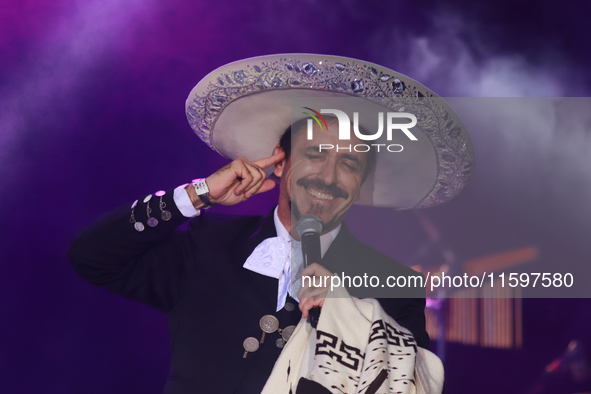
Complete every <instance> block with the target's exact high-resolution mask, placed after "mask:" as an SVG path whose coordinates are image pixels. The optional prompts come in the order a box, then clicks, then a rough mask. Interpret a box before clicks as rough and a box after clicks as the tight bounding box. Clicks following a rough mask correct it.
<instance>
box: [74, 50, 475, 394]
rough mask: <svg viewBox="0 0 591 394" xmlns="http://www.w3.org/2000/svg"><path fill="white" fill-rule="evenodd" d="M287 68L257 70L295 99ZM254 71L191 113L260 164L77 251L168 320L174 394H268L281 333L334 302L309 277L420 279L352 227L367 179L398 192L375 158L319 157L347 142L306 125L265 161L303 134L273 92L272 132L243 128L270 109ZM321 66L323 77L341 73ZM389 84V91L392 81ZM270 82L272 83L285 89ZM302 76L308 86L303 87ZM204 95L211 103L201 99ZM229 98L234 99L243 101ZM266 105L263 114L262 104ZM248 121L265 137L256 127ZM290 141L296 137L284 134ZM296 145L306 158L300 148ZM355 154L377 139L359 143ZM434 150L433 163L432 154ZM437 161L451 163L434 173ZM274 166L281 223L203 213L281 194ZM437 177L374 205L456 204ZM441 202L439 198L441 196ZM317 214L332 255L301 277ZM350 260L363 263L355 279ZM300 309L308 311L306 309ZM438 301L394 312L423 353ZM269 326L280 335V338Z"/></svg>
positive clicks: (148, 208) (201, 185) (241, 161)
mask: <svg viewBox="0 0 591 394" xmlns="http://www.w3.org/2000/svg"><path fill="white" fill-rule="evenodd" d="M293 56H300V55H293ZM301 56H304V57H305V56H314V55H301ZM269 58H272V59H269ZM321 58H322V59H326V58H327V57H325V56H322V57H321ZM273 59H275V60H277V57H267V58H261V62H258V63H257V64H259V65H254V66H252V72H253V73H256V75H257V76H260V77H261V79H260V81H262V82H261V84H262V85H261V86H263V87H266V86H271V87H273V86H276V87H281V83H282V82H281V81H282V80H281V75H279V76H278V75H277V72H276V71H277V70H274V72H273V73H272V74H271V73H269V74H268V75H265V71H264V69H263V68H262V67H268V65H269V64H272V63H270V62H269V60H273ZM252 60H253V59H248V64H245V63H243V64H237V63H236V64H233V65H229V66H231V68H232V67H233V69H232V70H231V71H229V72H227V73H226V74H224V78H221V77H218V76H217V75H216V76H213V77H212V76H211V74H210V76H208V77H206V78H205V81H206V82H205V85H206V86H209V87H211V86H213V85H212V81H217V82H215V84H216V85H215V86H214V90H215V92H213V91H210V92H206V93H205V95H204V96H203V97H202V98H198V97H197V96H196V95H195V94H194V93H195V92H196V90H194V92H192V96H191V97H190V98H189V100H188V101H187V103H188V104H187V111H188V114H189V115H188V116H189V119H190V123H191V124H192V126H193V127H194V128H195V129H196V131H197V132H198V135H199V136H200V137H201V138H202V139H203V140H204V141H205V142H206V143H208V144H209V145H210V146H212V147H214V149H216V150H218V151H219V152H220V153H222V154H224V155H225V156H227V157H238V156H239V155H236V152H239V151H241V150H244V151H248V148H249V147H250V148H253V149H255V150H257V149H259V152H258V153H253V152H252V151H248V153H247V155H246V156H247V157H249V158H251V160H248V159H245V158H237V159H235V160H233V161H232V162H231V163H230V164H228V165H227V166H225V167H223V168H222V169H220V170H219V171H216V172H215V173H214V174H212V175H211V176H209V177H208V178H206V179H204V180H197V181H196V182H193V183H192V184H190V185H186V186H182V187H179V188H177V189H175V190H174V191H172V190H171V191H168V192H158V193H156V194H155V195H154V196H152V195H148V196H146V197H144V198H142V199H140V200H138V201H136V202H135V203H134V204H132V206H131V209H130V207H129V205H127V206H125V207H122V208H120V209H118V210H116V211H114V212H112V213H110V214H109V215H107V216H105V217H103V218H101V219H99V220H98V221H97V222H95V223H93V224H92V225H91V226H90V227H89V228H87V229H85V230H84V231H83V232H81V234H80V235H79V236H78V238H77V239H76V240H75V241H74V243H73V244H72V247H71V249H70V252H69V258H70V260H71V262H72V264H73V266H74V268H75V269H76V271H77V272H78V273H79V274H80V275H82V276H83V277H84V278H86V279H87V280H89V281H90V282H92V283H95V284H97V285H100V286H103V287H105V288H107V289H110V290H112V291H114V292H116V293H118V294H121V295H123V296H126V297H128V298H131V299H135V300H138V301H140V302H142V303H144V304H147V305H149V306H152V307H154V308H156V309H159V310H161V311H163V312H165V313H167V315H168V319H169V326H170V331H171V351H172V362H171V371H170V375H169V379H168V382H167V386H166V389H165V391H166V392H167V393H192V392H201V391H204V392H205V391H213V390H215V391H216V392H220V393H233V392H237V393H259V392H260V391H261V389H262V388H263V386H264V384H265V382H266V380H267V378H268V377H269V375H270V373H271V370H272V368H273V365H274V363H275V360H276V359H277V358H278V356H279V354H280V353H281V348H282V346H283V344H284V341H285V339H286V338H285V337H283V338H282V337H281V336H280V331H281V332H283V331H289V329H288V328H289V327H292V326H295V325H297V324H298V322H299V320H300V318H301V317H304V318H305V317H307V315H308V311H309V310H310V308H312V307H314V306H322V304H323V297H322V295H321V296H320V297H314V296H313V295H314V294H315V293H314V289H310V288H307V287H305V286H304V287H303V288H302V289H300V290H299V292H298V287H299V286H298V285H299V283H298V280H299V279H300V276H306V275H330V274H331V273H335V272H339V271H342V272H344V271H345V270H346V271H347V273H349V272H350V273H351V274H356V273H360V272H371V271H373V270H379V269H381V268H383V267H384V266H387V267H388V269H389V272H390V273H392V274H394V275H396V276H400V275H410V274H411V273H412V272H413V271H412V270H410V269H409V268H406V267H404V266H403V265H401V264H399V263H396V262H394V261H393V260H391V259H389V258H387V257H386V256H383V255H381V254H380V253H378V252H376V251H374V250H373V249H371V248H369V247H367V246H366V245H363V244H362V243H361V242H359V241H357V240H356V239H355V238H354V237H353V236H352V235H351V234H350V233H349V231H348V229H347V228H346V225H345V224H344V222H343V219H344V217H345V215H346V213H347V212H348V210H349V209H350V207H351V206H352V204H353V203H355V202H358V201H361V200H363V195H362V194H363V187H364V185H367V184H369V182H366V183H364V182H363V181H364V180H365V179H366V178H367V177H368V176H370V175H371V176H372V181H371V185H370V186H371V187H372V190H377V191H379V190H380V189H379V188H380V185H383V184H384V182H380V181H379V178H378V175H379V174H378V175H376V174H377V173H378V172H377V171H376V174H374V173H373V172H371V173H370V171H371V169H372V168H373V159H372V155H371V154H367V153H363V152H357V151H355V150H354V149H353V150H349V151H346V150H344V151H337V150H325V151H318V148H317V145H318V143H326V144H332V145H336V144H338V141H337V138H338V137H337V134H335V133H334V132H332V133H328V132H325V133H323V132H322V131H321V130H319V125H315V126H313V128H312V131H313V132H314V134H315V136H316V137H315V139H314V140H313V141H310V140H308V139H306V138H305V136H306V133H305V132H302V131H303V128H304V127H302V125H301V124H300V125H299V126H297V127H296V125H297V124H298V123H297V122H296V123H295V124H294V128H293V130H292V128H291V127H289V128H288V132H289V133H290V134H285V137H284V138H282V139H281V141H282V143H280V144H279V145H275V150H274V154H273V156H271V157H266V158H262V159H261V158H260V157H265V156H266V155H263V154H261V153H260V152H261V151H260V149H264V150H265V151H266V152H269V151H270V150H267V149H268V145H269V143H272V144H276V143H277V140H278V139H279V138H277V135H278V134H277V130H276V129H278V126H277V125H276V124H275V123H276V122H275V121H277V122H279V123H278V124H280V125H285V124H287V125H289V124H290V123H291V119H290V118H291V116H289V112H288V115H287V116H286V115H285V113H286V110H285V105H283V108H279V109H278V108H272V106H273V104H277V103H278V102H281V101H282V99H285V97H282V96H281V95H282V94H284V93H285V92H286V91H285V90H273V89H272V88H270V89H269V92H270V93H279V96H277V95H275V94H271V95H270V97H268V99H269V100H270V101H269V102H268V103H266V105H265V106H264V107H262V108H268V109H269V112H268V116H267V117H266V118H265V117H263V118H264V120H265V122H264V124H261V120H260V119H261V117H260V116H257V117H255V116H243V114H242V111H244V113H247V114H252V107H251V105H253V106H254V107H256V108H260V107H259V104H260V103H259V102H258V101H257V100H258V99H260V98H261V95H259V96H257V95H253V94H252V91H249V89H250V88H248V86H250V85H249V83H250V82H251V79H249V78H250V77H249V76H248V75H246V74H245V73H244V72H243V70H242V69H241V68H243V67H250V66H251V65H252V63H251V62H252ZM337 60H340V59H337ZM315 61H316V63H315V64H318V65H322V64H323V62H324V64H326V63H327V62H326V61H325V60H318V59H315ZM255 63H256V62H255ZM279 63H281V61H279ZM335 64H336V65H342V64H341V63H335ZM283 65H284V66H285V62H284V63H283ZM235 66H238V68H236V67H235ZM285 67H287V68H286V70H288V71H287V72H288V73H292V72H298V73H302V72H303V73H304V74H305V75H303V77H304V78H307V81H308V83H310V78H313V77H314V76H315V75H320V74H318V70H316V71H315V70H314V69H313V68H311V67H316V66H314V65H313V64H312V65H311V63H306V64H304V65H302V66H298V65H297V63H296V64H295V66H294V65H293V64H292V63H289V66H285ZM336 67H337V68H338V69H339V70H340V69H341V67H340V66H336ZM294 70H300V71H294ZM216 71H217V70H216ZM222 71H224V72H225V70H222ZM341 71H342V70H341ZM374 71H375V69H374V68H372V69H370V70H369V72H370V74H372V75H373V74H374ZM212 74H213V73H212ZM384 75H385V74H383V73H382V76H381V77H379V78H381V79H380V80H383V79H385V77H384ZM271 77H273V78H271ZM232 78H233V81H234V82H232ZM257 78H258V77H257ZM266 78H271V79H269V80H270V81H271V84H269V83H267V82H266V81H265V79H266ZM277 78H279V79H277ZM289 78H292V79H291V80H290V81H291V83H292V84H294V85H297V84H295V81H294V80H293V76H289ZM255 79H256V78H255ZM396 81H399V80H398V79H396ZM202 82H203V81H202ZM399 82H400V81H399ZM396 83H398V82H396ZM200 84H201V83H200ZM236 84H238V85H240V86H237V85H236ZM228 85H230V88H231V89H230V90H228V91H224V92H223V95H222V94H220V89H221V88H222V87H223V88H224V89H225V88H226V87H228ZM234 85H236V86H234ZM199 86H200V85H198V86H197V87H196V89H197V91H199V90H200V89H201V88H199ZM253 86H254V85H253ZM309 86H311V85H309ZM392 86H394V85H392ZM245 87H247V88H246V89H245ZM257 89H258V87H257ZM198 93H203V92H198ZM228 95H233V97H232V99H228ZM196 97H197V98H196ZM238 98H240V99H241V100H237V99H238ZM252 99H254V102H253V103H250V101H249V100H252ZM278 99H279V100H278ZM265 100H266V99H265ZM283 101H285V100H283ZM203 103H205V104H203ZM220 103H221V104H220ZM228 103H232V105H231V106H230V105H227V104H228ZM192 105H193V106H196V107H191V106H192ZM220 107H221V111H220ZM289 107H290V106H289V105H287V108H288V110H289ZM282 111H283V112H282ZM289 111H290V110H289ZM237 115H238V118H239V119H240V120H241V122H240V134H239V133H238V132H237V131H235V130H233V127H234V128H235V126H234V125H235V124H236V123H237ZM196 119H198V122H196ZM248 121H253V122H255V124H256V125H249V124H248ZM337 123H338V122H336V121H334V120H332V121H331V120H329V122H325V126H326V127H327V128H329V129H330V127H333V129H334V127H335V125H336V124H337ZM279 127H280V126H279ZM448 128H449V126H448ZM266 129H270V130H274V131H273V132H274V133H275V136H276V137H275V140H274V141H273V138H271V137H269V136H268V135H262V136H260V135H259V136H258V137H257V138H253V136H252V135H246V132H243V131H249V132H252V133H254V134H256V133H260V132H261V130H266ZM285 129H286V127H285V126H284V127H283V128H282V130H285ZM205 131H207V132H205ZM214 133H215V136H214ZM291 133H293V135H291ZM241 138H242V139H241ZM288 142H289V143H292V144H293V146H291V147H290V148H287V146H288ZM351 142H352V143H356V144H357V143H362V142H363V141H361V140H360V139H359V138H357V137H354V138H353V139H352V140H351ZM421 143H422V142H421ZM313 144H315V145H316V148H315V147H314V146H313ZM422 144H423V145H424V146H426V147H427V148H426V151H429V149H430V151H429V152H431V153H429V154H431V155H433V153H432V145H431V143H428V142H426V143H422ZM423 145H421V146H423ZM265 146H267V147H265ZM425 155H428V154H427V153H426V154H425ZM419 156H420V155H419ZM253 157H255V158H256V160H254V159H252V158H253ZM368 157H369V158H370V160H369V161H368ZM428 161H429V160H428ZM433 162H437V161H436V160H430V161H429V163H433ZM378 164H379V163H378ZM461 164H462V165H463V164H464V163H461ZM269 167H272V168H273V172H274V174H275V175H276V176H277V177H279V178H280V179H281V181H280V196H279V204H278V207H277V209H275V210H273V211H272V212H271V213H270V214H269V215H267V217H264V218H260V217H253V216H245V217H237V216H229V215H219V214H216V213H215V208H214V209H212V210H211V211H208V212H206V213H204V214H203V213H202V209H203V208H205V207H207V206H215V205H216V204H221V205H234V204H237V203H239V202H241V201H245V200H247V199H249V198H251V197H252V196H254V195H256V194H259V193H263V192H265V191H268V190H270V189H271V188H273V187H274V186H275V184H274V182H273V181H272V180H269V179H266V173H265V172H264V170H265V169H266V168H269ZM419 167H420V166H419ZM417 178H421V177H417ZM422 178H425V179H427V178H428V177H426V176H424V177H422ZM436 178H437V177H436ZM413 179H414V178H413ZM425 179H420V180H419V181H417V182H411V183H412V185H408V187H407V188H402V187H401V188H400V189H399V190H401V192H399V193H391V192H388V193H386V194H382V195H380V194H379V193H378V194H374V200H376V201H384V200H383V199H384V198H385V199H386V200H387V199H391V198H393V197H392V196H393V195H395V197H394V198H396V199H399V201H400V204H401V206H400V208H402V207H404V204H407V201H411V200H413V201H412V202H410V204H412V205H413V206H415V205H419V204H421V201H428V202H429V201H431V200H429V198H435V199H437V198H439V199H440V200H443V199H445V198H447V197H448V196H447V195H442V193H441V189H437V187H433V179H427V180H425ZM424 185H428V189H427V191H428V192H429V193H425V190H419V189H420V187H422V186H424ZM436 189H437V190H436ZM407 190H408V192H407ZM432 191H433V192H434V193H435V192H439V194H433V195H432V194H430V192H432ZM454 192H455V190H453V191H452V193H451V194H452V196H453V193H454ZM417 196H420V199H419V197H417ZM380 198H381V199H382V200H380ZM414 200H417V201H414ZM432 202H433V201H431V202H430V203H432ZM436 202H440V201H436ZM380 204H381V203H380ZM305 213H313V214H316V216H318V217H319V218H320V219H321V221H322V222H323V225H324V229H323V235H322V236H321V247H322V252H323V253H322V254H323V257H322V260H321V261H320V262H318V263H319V265H316V264H313V265H311V266H309V267H308V268H306V269H304V270H303V271H301V272H299V271H300V270H301V269H302V268H303V267H301V264H296V263H295V259H294V257H293V256H292V259H290V258H289V249H290V246H289V245H290V244H291V248H293V245H294V244H297V235H296V234H295V232H294V231H292V226H293V225H294V222H295V221H296V220H297V219H298V217H299V216H300V215H302V214H305ZM192 216H196V218H195V219H194V220H193V221H192V222H191V228H190V230H189V231H187V232H184V233H180V234H175V233H174V230H175V229H176V228H177V227H178V226H179V225H180V224H181V223H183V222H184V221H185V220H186V219H187V218H188V217H192ZM290 234H291V235H292V236H293V237H294V238H296V240H292V239H291V238H290ZM286 245H287V247H286ZM286 250H287V251H288V252H287V255H286V254H285V251H286ZM281 253H283V254H281ZM294 255H295V256H297V253H294ZM278 256H279V257H278ZM286 256H287V259H286V258H285V257H286ZM282 258H283V260H282ZM345 261H349V262H353V263H354V264H353V265H348V266H346V268H344V267H345V266H344V262H345ZM359 262H362V263H363V264H359ZM316 295H317V294H316ZM353 295H355V294H353ZM298 300H299V301H301V302H300V303H299V309H301V312H300V311H299V310H298V309H297V308H294V307H295V305H296V304H298ZM424 302H425V300H424V298H391V299H382V300H380V303H381V304H382V307H383V308H384V310H385V311H386V313H388V314H389V315H390V316H391V317H392V318H394V319H395V320H396V322H398V323H399V324H400V325H402V326H403V327H406V328H407V329H409V330H410V331H411V332H412V333H413V334H414V337H415V340H416V342H417V343H418V345H419V346H423V347H428V336H427V334H426V332H425V327H424V313H423V309H424ZM266 323H273V324H275V323H276V326H275V327H273V329H268V324H266ZM273 324H271V326H272V325H273ZM265 327H266V328H265ZM263 331H265V332H266V334H263ZM287 339H289V338H287Z"/></svg>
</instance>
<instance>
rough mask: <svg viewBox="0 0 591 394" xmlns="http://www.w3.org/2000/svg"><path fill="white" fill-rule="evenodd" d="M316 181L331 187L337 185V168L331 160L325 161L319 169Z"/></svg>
mask: <svg viewBox="0 0 591 394" xmlns="http://www.w3.org/2000/svg"><path fill="white" fill-rule="evenodd" d="M317 177H318V179H320V180H322V181H323V182H324V184H325V185H333V184H336V183H337V166H336V162H335V161H333V160H327V161H325V162H324V163H323V164H322V166H321V167H320V171H319V172H318V175H317Z"/></svg>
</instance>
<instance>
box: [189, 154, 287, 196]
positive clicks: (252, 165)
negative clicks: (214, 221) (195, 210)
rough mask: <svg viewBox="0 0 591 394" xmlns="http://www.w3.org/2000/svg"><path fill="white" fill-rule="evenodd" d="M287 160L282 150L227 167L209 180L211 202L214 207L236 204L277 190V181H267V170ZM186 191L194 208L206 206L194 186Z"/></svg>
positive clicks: (240, 160) (238, 160)
mask: <svg viewBox="0 0 591 394" xmlns="http://www.w3.org/2000/svg"><path fill="white" fill-rule="evenodd" d="M284 157H285V153H284V152H283V151H281V152H279V153H277V154H274V155H273V156H270V157H266V158H263V159H259V160H256V161H253V162H250V161H248V160H246V159H245V158H243V157H239V158H238V159H236V160H234V161H233V162H231V163H229V164H227V165H225V166H224V167H222V168H220V169H219V170H217V171H216V172H214V173H213V174H211V175H210V176H209V177H208V178H206V179H205V182H207V186H208V187H209V200H210V201H211V202H212V203H213V204H221V205H235V204H238V203H239V202H242V201H246V200H248V199H249V198H250V197H252V196H254V195H255V194H259V193H264V192H266V191H269V190H271V189H273V188H274V187H275V182H273V181H272V180H270V179H267V174H266V173H265V171H264V169H265V168H267V167H270V166H272V165H275V164H277V163H279V162H281V160H283V158H284ZM186 190H187V192H188V193H189V197H190V198H191V201H192V202H193V205H195V206H196V207H197V206H199V205H202V203H201V200H200V199H199V197H198V196H197V194H195V191H194V189H193V187H192V186H191V185H188V186H187V188H186Z"/></svg>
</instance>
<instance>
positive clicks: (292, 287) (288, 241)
mask: <svg viewBox="0 0 591 394" xmlns="http://www.w3.org/2000/svg"><path fill="white" fill-rule="evenodd" d="M185 186H187V184H184V185H181V186H179V187H177V188H176V189H175V190H174V202H175V204H176V206H177V208H178V209H179V211H180V212H181V213H182V214H183V216H185V217H188V218H190V217H194V216H199V215H200V213H201V212H200V211H199V210H197V209H195V207H194V206H193V204H192V203H191V199H190V198H189V194H188V193H187V191H186V190H185ZM277 211H278V207H276V208H275V211H274V212H273V222H274V224H275V230H276V232H277V237H273V238H269V239H266V240H264V241H263V242H261V243H260V244H259V245H258V246H257V247H256V248H255V250H254V251H253V252H252V254H251V255H250V256H249V257H248V259H247V260H246V262H245V263H244V268H246V269H248V270H250V271H253V272H256V273H258V274H261V275H265V276H269V277H271V278H275V279H278V280H279V283H278V289H277V311H279V310H280V309H281V308H283V306H284V305H285V300H286V298H287V294H290V295H291V296H292V297H293V298H294V299H295V300H298V299H297V292H298V290H299V288H300V286H301V278H300V276H301V275H300V274H301V271H302V269H303V267H302V263H303V258H302V257H301V253H302V252H301V244H300V243H299V242H298V241H295V240H294V239H293V238H292V237H291V235H290V233H289V231H287V229H286V228H285V226H284V225H283V223H281V220H279V215H278V214H277ZM340 230H341V225H340V224H339V226H338V227H337V228H335V229H334V230H332V231H331V232H329V233H326V234H323V235H321V236H320V253H321V255H322V257H324V254H325V253H326V251H327V250H328V248H329V247H330V245H331V244H332V242H333V241H334V240H335V238H336V237H337V235H338V234H339V231H340ZM292 256H293V258H292ZM298 301H299V300H298Z"/></svg>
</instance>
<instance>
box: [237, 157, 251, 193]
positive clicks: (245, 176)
mask: <svg viewBox="0 0 591 394" xmlns="http://www.w3.org/2000/svg"><path fill="white" fill-rule="evenodd" d="M234 163H235V168H234V173H235V174H236V176H237V177H239V178H240V184H239V185H238V186H237V187H236V189H234V194H236V195H237V196H239V195H241V194H242V193H244V190H245V189H246V188H247V187H248V186H250V184H251V182H252V180H253V178H252V174H251V173H250V171H249V170H248V168H247V167H246V164H245V163H244V161H243V159H237V160H235V161H234Z"/></svg>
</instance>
